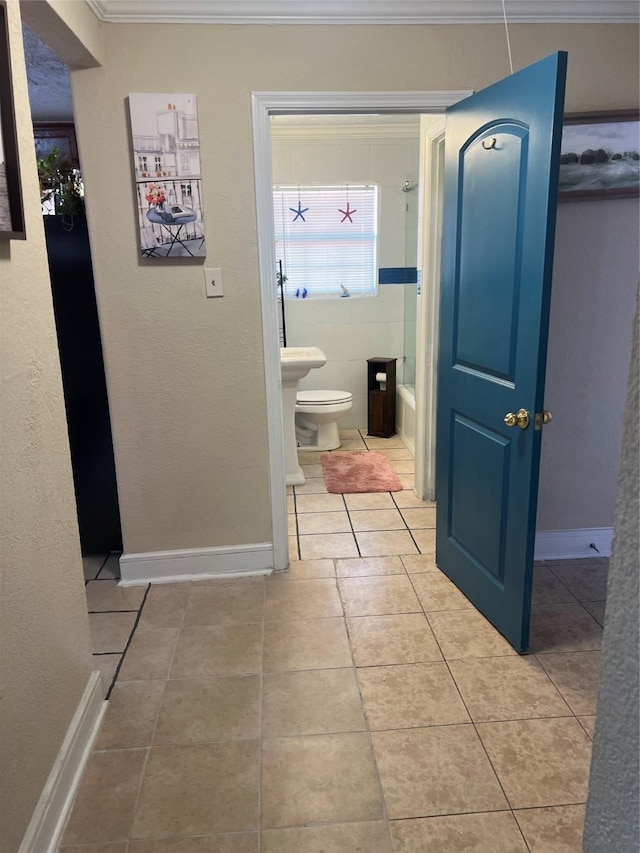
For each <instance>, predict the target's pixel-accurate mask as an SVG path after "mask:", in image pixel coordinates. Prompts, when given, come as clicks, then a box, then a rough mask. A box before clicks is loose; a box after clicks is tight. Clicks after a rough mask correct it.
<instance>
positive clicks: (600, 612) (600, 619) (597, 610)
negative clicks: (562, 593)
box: [582, 601, 607, 627]
mask: <svg viewBox="0 0 640 853" xmlns="http://www.w3.org/2000/svg"><path fill="white" fill-rule="evenodd" d="M606 603H607V602H606V601H583V602H582V606H583V607H584V609H585V610H586V611H587V612H588V613H590V614H591V615H592V616H593V618H594V619H595V620H596V622H597V623H598V625H602V627H604V611H605V605H606Z"/></svg>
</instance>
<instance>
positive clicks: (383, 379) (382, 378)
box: [376, 373, 387, 382]
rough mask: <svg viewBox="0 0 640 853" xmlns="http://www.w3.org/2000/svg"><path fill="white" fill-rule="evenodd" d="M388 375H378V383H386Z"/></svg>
mask: <svg viewBox="0 0 640 853" xmlns="http://www.w3.org/2000/svg"><path fill="white" fill-rule="evenodd" d="M386 381H387V374H386V373H376V382H386Z"/></svg>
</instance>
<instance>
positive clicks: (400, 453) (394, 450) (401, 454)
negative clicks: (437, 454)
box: [378, 447, 413, 460]
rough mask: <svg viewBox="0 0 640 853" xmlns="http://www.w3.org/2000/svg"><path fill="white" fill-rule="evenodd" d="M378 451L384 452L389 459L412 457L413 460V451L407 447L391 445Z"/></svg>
mask: <svg viewBox="0 0 640 853" xmlns="http://www.w3.org/2000/svg"><path fill="white" fill-rule="evenodd" d="M378 453H382V454H384V455H385V456H386V457H387V459H389V460H396V459H411V460H413V453H412V452H411V451H410V450H409V449H408V448H407V447H389V448H382V449H380V450H379V451H378Z"/></svg>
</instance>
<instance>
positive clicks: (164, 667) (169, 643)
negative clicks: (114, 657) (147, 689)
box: [118, 625, 179, 681]
mask: <svg viewBox="0 0 640 853" xmlns="http://www.w3.org/2000/svg"><path fill="white" fill-rule="evenodd" d="M178 634H179V630H178V628H145V629H141V628H140V625H138V628H137V630H136V632H135V634H134V635H133V639H132V640H131V645H130V646H129V648H128V649H127V653H126V655H125V656H124V661H123V662H122V667H121V668H120V674H119V676H118V678H119V680H120V681H138V680H141V679H142V680H145V679H147V678H166V677H167V675H168V674H169V667H170V666H171V659H172V658H173V653H174V651H175V647H176V642H177V640H178Z"/></svg>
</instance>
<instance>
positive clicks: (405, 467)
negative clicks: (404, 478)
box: [390, 458, 416, 474]
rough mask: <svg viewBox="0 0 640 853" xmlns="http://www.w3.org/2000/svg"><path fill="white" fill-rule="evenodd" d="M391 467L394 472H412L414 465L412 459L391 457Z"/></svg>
mask: <svg viewBox="0 0 640 853" xmlns="http://www.w3.org/2000/svg"><path fill="white" fill-rule="evenodd" d="M390 461H391V467H392V468H393V470H394V471H395V472H396V474H414V473H415V470H416V465H415V462H414V461H413V459H412V458H411V459H392V460H390Z"/></svg>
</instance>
